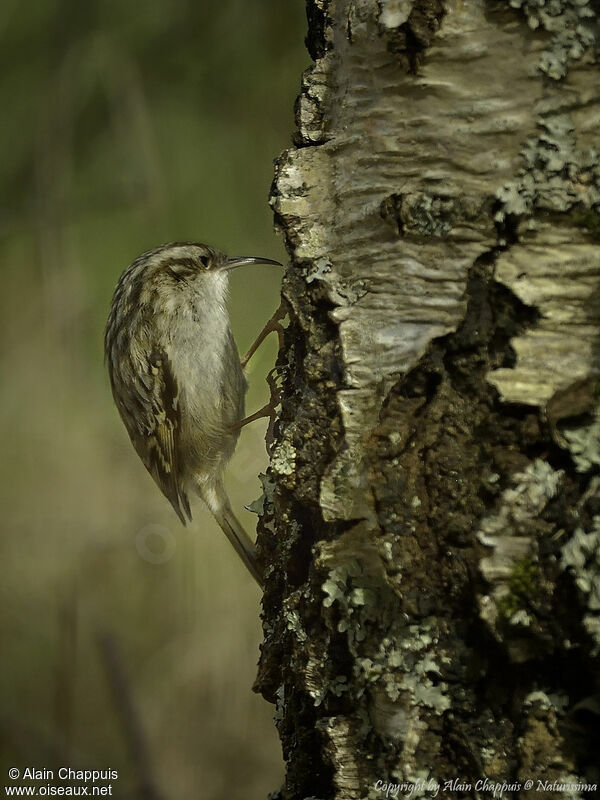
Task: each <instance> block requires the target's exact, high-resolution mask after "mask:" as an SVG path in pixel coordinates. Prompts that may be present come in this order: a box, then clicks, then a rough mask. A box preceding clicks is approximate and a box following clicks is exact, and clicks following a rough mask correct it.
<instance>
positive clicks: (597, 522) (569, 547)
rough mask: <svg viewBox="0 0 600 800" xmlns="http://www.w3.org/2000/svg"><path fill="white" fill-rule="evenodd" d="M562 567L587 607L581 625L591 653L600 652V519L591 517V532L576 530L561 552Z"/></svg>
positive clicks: (599, 517)
mask: <svg viewBox="0 0 600 800" xmlns="http://www.w3.org/2000/svg"><path fill="white" fill-rule="evenodd" d="M561 567H562V568H563V569H564V570H567V569H568V570H570V571H571V572H572V573H573V576H574V578H575V584H576V586H577V588H578V589H579V591H580V592H581V594H582V596H583V598H584V602H585V604H586V607H587V613H585V614H584V617H583V625H584V627H585V629H586V630H587V632H588V633H589V635H590V636H591V637H592V639H593V641H594V642H595V647H594V654H597V653H598V652H600V516H597V517H594V520H593V523H592V529H591V530H590V531H589V532H588V533H586V532H585V531H584V530H583V528H581V527H579V528H577V529H576V530H575V533H574V534H573V536H572V537H571V538H570V539H569V541H568V542H567V543H566V544H565V545H564V547H563V548H562V551H561Z"/></svg>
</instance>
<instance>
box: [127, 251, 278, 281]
mask: <svg viewBox="0 0 600 800" xmlns="http://www.w3.org/2000/svg"><path fill="white" fill-rule="evenodd" d="M248 264H275V265H277V266H281V264H280V262H279V261H274V260H273V259H271V258H263V257H262V256H238V257H235V258H230V257H229V256H227V255H225V253H223V252H221V251H220V250H217V249H216V248H214V247H209V246H208V245H206V244H200V243H199V242H172V243H171V244H165V245H162V246H161V247H157V248H156V249H154V250H150V251H149V252H147V253H143V254H142V255H141V256H139V258H137V259H136V260H135V261H134V262H133V264H132V265H131V269H132V271H135V270H136V269H137V268H140V269H141V270H143V272H144V280H145V281H148V280H160V281H161V282H163V281H164V282H166V283H167V284H171V285H177V284H180V283H191V282H195V281H196V280H198V278H201V276H206V275H209V274H210V275H215V274H216V273H220V274H222V275H224V274H225V273H227V272H228V271H229V270H231V269H235V268H236V267H242V266H245V265H248Z"/></svg>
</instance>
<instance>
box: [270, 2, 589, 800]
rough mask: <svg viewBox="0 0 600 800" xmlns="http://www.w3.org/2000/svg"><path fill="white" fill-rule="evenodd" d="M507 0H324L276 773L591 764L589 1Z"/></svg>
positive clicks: (273, 534)
mask: <svg viewBox="0 0 600 800" xmlns="http://www.w3.org/2000/svg"><path fill="white" fill-rule="evenodd" d="M512 5H513V6H515V7H511V5H509V4H507V3H504V2H496V3H491V2H488V3H486V2H484V0H473V2H468V3H464V2H458V1H457V2H444V3H442V2H439V1H438V0H415V2H410V1H409V0H378V1H377V0H360V1H359V0H309V2H308V19H309V33H308V37H307V45H308V48H309V51H310V53H311V55H312V57H313V59H314V60H315V63H314V65H313V66H312V67H311V68H310V69H309V70H308V71H307V72H306V74H305V75H304V78H303V82H302V92H301V95H300V98H299V100H298V104H297V126H298V129H297V132H296V136H295V146H294V147H293V148H292V149H290V150H288V151H287V152H285V153H284V154H283V155H282V156H281V157H280V159H279V161H278V163H277V167H276V176H275V181H274V184H273V190H272V200H271V202H272V206H273V209H274V212H275V216H276V220H277V223H278V226H279V227H280V229H281V231H282V233H283V235H284V236H285V239H286V243H287V246H288V250H289V253H290V257H291V267H290V269H289V271H288V273H287V275H286V279H285V282H284V296H285V298H286V299H287V302H288V304H289V312H290V325H289V327H288V329H287V331H286V337H285V339H286V341H285V348H284V349H283V350H282V352H281V354H280V357H279V362H278V369H279V372H280V376H281V379H282V383H283V402H282V412H281V416H280V419H279V422H278V430H277V439H276V443H275V448H274V451H273V457H272V461H271V466H270V468H269V471H268V474H267V475H266V476H265V477H264V478H263V486H264V498H263V503H262V504H261V521H260V525H259V545H260V548H261V552H262V559H263V563H264V564H265V574H266V593H265V599H264V631H265V642H264V645H263V649H262V656H261V662H260V667H259V675H258V679H257V684H256V688H257V691H260V692H262V693H263V695H264V696H265V697H266V698H267V699H268V700H270V701H271V702H274V703H276V705H277V712H276V720H277V724H278V727H279V732H280V736H281V740H282V745H283V752H284V757H285V760H286V763H287V774H286V781H285V784H284V786H283V787H282V788H281V790H280V791H279V793H278V795H277V797H279V798H281V800H296V798H308V797H315V798H339V799H340V800H341V799H344V800H345V799H346V798H347V799H348V800H350V799H351V798H352V799H354V798H367V797H368V798H376V797H381V796H382V795H383V796H385V791H386V790H385V788H382V787H384V786H386V785H389V784H396V785H397V784H403V783H411V782H412V783H413V784H414V785H415V786H416V787H417V788H416V790H415V791H413V793H412V796H433V795H435V794H436V787H437V796H438V797H486V796H492V794H493V789H492V788H490V787H491V786H492V785H493V784H497V783H499V784H503V783H505V784H510V786H511V788H509V789H506V790H505V791H504V794H503V796H504V797H529V796H530V795H531V796H532V797H533V796H535V797H536V798H541V797H564V796H565V790H564V789H561V788H560V787H559V788H557V785H558V784H564V783H566V784H569V785H576V784H577V785H579V784H593V783H594V781H595V782H596V783H598V782H599V778H598V772H597V746H596V745H595V744H594V738H595V736H597V734H598V722H599V718H600V701H599V699H598V698H599V687H598V678H597V675H598V654H599V652H600V494H599V491H598V489H599V485H600V483H599V479H598V477H597V475H598V471H599V467H600V410H599V407H598V405H599V404H598V380H599V373H600V364H599V362H598V357H597V356H598V341H599V339H598V335H599V329H600V304H599V303H598V287H599V286H600V247H599V241H600V220H599V216H598V209H599V208H600V166H599V164H598V151H599V150H600V134H599V133H598V131H599V130H600V127H599V123H600V88H599V87H600V81H599V80H598V77H599V75H598V67H597V64H596V56H597V21H596V13H597V9H598V7H597V5H596V4H595V3H594V2H588V3H586V2H585V0H582V2H580V3H578V4H575V3H574V2H568V1H566V0H565V1H564V2H563V1H562V0H558V2H557V3H556V4H554V5H552V6H551V7H548V8H546V7H545V6H538V5H534V4H533V3H532V2H531V3H530V2H529V0H525V2H518V1H517V0H515V1H514V2H513V4H512ZM596 741H597V739H596ZM485 780H487V781H488V784H487V785H482V784H479V785H478V783H477V782H478V781H480V782H481V781H485ZM528 780H531V781H533V788H532V787H527V786H526V782H527V781H528ZM538 781H541V782H544V785H543V786H542V787H541V788H540V786H539V785H538V783H537V782H538ZM378 782H379V783H378ZM451 782H453V783H451ZM408 794H409V791H408V790H405V791H402V790H399V795H398V796H403V795H404V796H408ZM568 796H572V797H588V796H591V795H590V791H589V790H582V789H573V790H572V791H571V793H570V794H569V795H568Z"/></svg>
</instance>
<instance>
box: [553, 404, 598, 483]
mask: <svg viewBox="0 0 600 800" xmlns="http://www.w3.org/2000/svg"><path fill="white" fill-rule="evenodd" d="M560 432H561V434H562V436H563V438H564V440H565V441H566V443H567V446H568V448H569V452H570V453H571V457H572V458H573V461H574V462H575V467H576V469H577V472H588V471H589V470H591V469H592V468H593V467H598V466H600V418H599V417H598V416H596V418H595V419H594V420H593V421H592V422H590V423H589V424H588V425H579V426H578V427H576V428H561V431H560Z"/></svg>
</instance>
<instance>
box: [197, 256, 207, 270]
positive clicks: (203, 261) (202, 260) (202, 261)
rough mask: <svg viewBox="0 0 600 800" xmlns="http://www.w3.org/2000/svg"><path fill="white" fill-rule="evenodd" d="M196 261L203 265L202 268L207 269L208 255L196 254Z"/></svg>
mask: <svg viewBox="0 0 600 800" xmlns="http://www.w3.org/2000/svg"><path fill="white" fill-rule="evenodd" d="M198 261H199V262H200V264H201V265H202V266H203V267H204V269H208V263H209V258H208V256H198Z"/></svg>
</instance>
